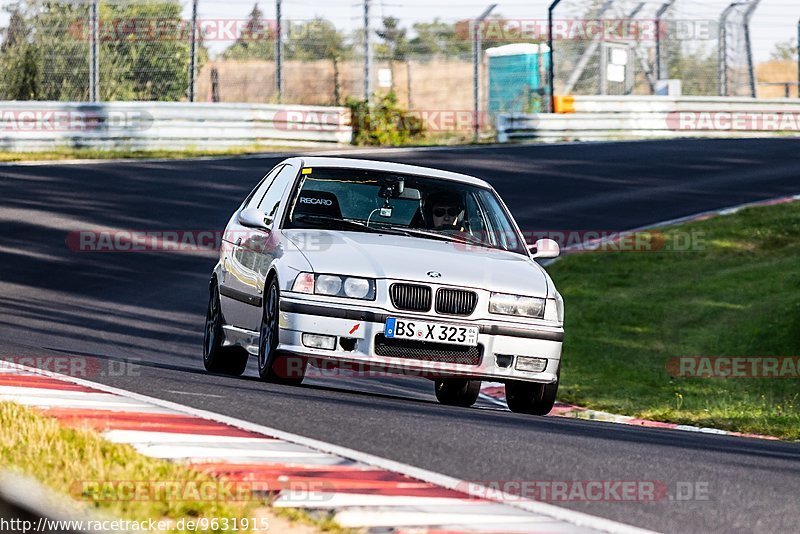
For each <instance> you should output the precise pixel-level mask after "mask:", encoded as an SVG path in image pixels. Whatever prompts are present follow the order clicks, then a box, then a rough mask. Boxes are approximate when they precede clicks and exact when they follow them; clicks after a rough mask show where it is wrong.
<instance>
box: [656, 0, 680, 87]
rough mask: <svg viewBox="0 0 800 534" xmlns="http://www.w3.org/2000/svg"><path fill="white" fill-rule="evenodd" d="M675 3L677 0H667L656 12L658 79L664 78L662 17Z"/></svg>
mask: <svg viewBox="0 0 800 534" xmlns="http://www.w3.org/2000/svg"><path fill="white" fill-rule="evenodd" d="M674 3H675V0H667V1H666V2H664V3H663V4H662V5H661V7H660V8H659V9H658V11H657V12H656V80H661V79H662V76H661V74H662V72H663V68H662V60H661V57H662V53H661V17H662V16H664V13H666V11H667V10H668V9H669V8H671V7H672V4H674Z"/></svg>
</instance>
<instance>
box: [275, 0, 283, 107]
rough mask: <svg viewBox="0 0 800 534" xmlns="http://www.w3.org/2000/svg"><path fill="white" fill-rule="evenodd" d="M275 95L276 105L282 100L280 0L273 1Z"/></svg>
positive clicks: (281, 23) (281, 22)
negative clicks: (276, 97) (276, 98)
mask: <svg viewBox="0 0 800 534" xmlns="http://www.w3.org/2000/svg"><path fill="white" fill-rule="evenodd" d="M275 93H276V94H277V96H278V103H279V104H280V103H281V101H282V100H283V21H282V19H281V0H275Z"/></svg>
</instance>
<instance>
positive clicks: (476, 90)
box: [472, 4, 497, 143]
mask: <svg viewBox="0 0 800 534" xmlns="http://www.w3.org/2000/svg"><path fill="white" fill-rule="evenodd" d="M496 7H497V4H492V5H490V6H489V7H487V8H486V9H485V10H484V11H483V13H481V15H480V16H479V17H478V18H477V19H475V20H474V21H473V22H472V102H473V107H472V112H473V114H472V142H473V143H477V142H478V139H479V134H480V129H481V121H480V118H479V115H478V114H479V113H480V103H481V92H480V85H481V78H480V75H481V71H480V64H481V42H482V39H481V32H480V28H481V24H482V23H483V21H484V20H486V17H488V16H489V14H490V13H491V12H492V11H493V10H494V8H496Z"/></svg>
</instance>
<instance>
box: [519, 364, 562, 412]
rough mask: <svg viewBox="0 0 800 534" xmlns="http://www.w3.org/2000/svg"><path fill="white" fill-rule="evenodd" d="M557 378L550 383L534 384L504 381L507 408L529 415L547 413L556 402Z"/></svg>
mask: <svg viewBox="0 0 800 534" xmlns="http://www.w3.org/2000/svg"><path fill="white" fill-rule="evenodd" d="M560 374H561V373H558V375H557V376H559V378H558V379H557V380H556V381H555V382H553V383H552V384H536V383H534V382H517V381H509V382H506V404H508V409H509V410H511V411H512V412H516V413H526V414H530V415H547V414H549V413H550V410H552V409H553V405H554V404H555V403H556V393H557V392H558V383H559V381H560Z"/></svg>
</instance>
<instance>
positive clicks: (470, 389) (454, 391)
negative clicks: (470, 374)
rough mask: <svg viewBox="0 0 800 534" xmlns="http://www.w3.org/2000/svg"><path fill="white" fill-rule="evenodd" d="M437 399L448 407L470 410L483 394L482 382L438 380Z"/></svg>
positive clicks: (436, 384) (435, 384)
mask: <svg viewBox="0 0 800 534" xmlns="http://www.w3.org/2000/svg"><path fill="white" fill-rule="evenodd" d="M434 388H435V392H436V399H437V400H438V401H439V402H440V403H441V404H446V405H447V406H463V407H464V408H469V407H470V406H472V405H473V404H475V401H477V400H478V395H479V394H480V392H481V381H480V380H436V381H434Z"/></svg>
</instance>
